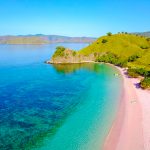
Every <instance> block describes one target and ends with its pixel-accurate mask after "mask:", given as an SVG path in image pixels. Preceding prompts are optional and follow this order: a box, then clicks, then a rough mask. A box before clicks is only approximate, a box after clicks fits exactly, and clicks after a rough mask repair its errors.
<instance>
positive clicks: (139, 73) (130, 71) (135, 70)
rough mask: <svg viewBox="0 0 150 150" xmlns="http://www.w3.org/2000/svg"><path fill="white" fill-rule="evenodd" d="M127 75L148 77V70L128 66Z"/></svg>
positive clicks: (149, 72)
mask: <svg viewBox="0 0 150 150" xmlns="http://www.w3.org/2000/svg"><path fill="white" fill-rule="evenodd" d="M128 75H129V76H130V77H134V78H136V77H138V76H144V77H150V71H149V70H145V69H144V68H130V69H128Z"/></svg>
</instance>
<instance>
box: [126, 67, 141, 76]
mask: <svg viewBox="0 0 150 150" xmlns="http://www.w3.org/2000/svg"><path fill="white" fill-rule="evenodd" d="M127 73H128V75H129V76H130V77H133V78H137V77H138V76H139V74H138V73H137V72H136V69H132V68H130V69H128V70H127Z"/></svg>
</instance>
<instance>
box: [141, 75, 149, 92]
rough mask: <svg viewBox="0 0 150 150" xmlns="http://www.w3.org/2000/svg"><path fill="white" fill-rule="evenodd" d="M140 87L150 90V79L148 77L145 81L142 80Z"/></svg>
mask: <svg viewBox="0 0 150 150" xmlns="http://www.w3.org/2000/svg"><path fill="white" fill-rule="evenodd" d="M140 86H141V87H142V88H143V89H147V88H148V89H149V88H150V77H146V78H144V79H143V80H141V82H140Z"/></svg>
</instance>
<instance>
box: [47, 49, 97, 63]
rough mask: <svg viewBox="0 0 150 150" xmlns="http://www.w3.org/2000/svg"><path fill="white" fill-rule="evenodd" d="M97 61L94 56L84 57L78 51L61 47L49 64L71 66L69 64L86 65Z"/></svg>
mask: <svg viewBox="0 0 150 150" xmlns="http://www.w3.org/2000/svg"><path fill="white" fill-rule="evenodd" d="M92 61H95V56H94V54H89V55H83V54H79V53H78V52H77V51H74V50H71V49H68V48H64V47H62V46H59V47H57V48H56V51H55V53H54V55H53V56H52V58H51V60H50V61H47V63H51V64H61V63H62V64H69V63H84V62H92Z"/></svg>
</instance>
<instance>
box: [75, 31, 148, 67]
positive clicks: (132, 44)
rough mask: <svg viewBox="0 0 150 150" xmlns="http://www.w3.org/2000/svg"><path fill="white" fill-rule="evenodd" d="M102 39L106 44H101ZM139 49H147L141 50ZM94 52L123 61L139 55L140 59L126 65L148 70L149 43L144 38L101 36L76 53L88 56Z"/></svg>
mask: <svg viewBox="0 0 150 150" xmlns="http://www.w3.org/2000/svg"><path fill="white" fill-rule="evenodd" d="M103 39H105V40H107V42H106V43H102V40H103ZM141 47H148V49H142V48H141ZM95 52H96V53H99V54H104V53H106V52H111V53H114V54H116V55H117V56H119V57H120V58H122V59H123V60H124V59H128V57H130V56H132V55H135V54H140V56H141V57H140V58H139V59H137V60H136V61H134V62H130V63H128V66H131V67H135V66H136V67H146V68H148V69H150V65H149V64H150V41H147V39H146V38H145V37H141V36H136V35H131V34H116V35H112V36H103V37H100V38H99V39H98V40H97V41H95V42H94V43H92V44H91V45H89V46H88V47H86V48H84V49H82V50H80V51H79V52H78V53H80V54H83V55H89V54H91V53H95Z"/></svg>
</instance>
